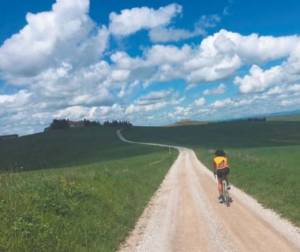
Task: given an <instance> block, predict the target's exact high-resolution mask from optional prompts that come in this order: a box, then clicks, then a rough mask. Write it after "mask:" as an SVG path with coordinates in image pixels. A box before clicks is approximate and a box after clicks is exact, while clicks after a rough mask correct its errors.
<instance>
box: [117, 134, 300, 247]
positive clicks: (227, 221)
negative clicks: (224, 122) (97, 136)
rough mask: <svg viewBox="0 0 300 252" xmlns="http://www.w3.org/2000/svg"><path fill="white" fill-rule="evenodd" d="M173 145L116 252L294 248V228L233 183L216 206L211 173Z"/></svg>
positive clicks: (299, 243)
mask: <svg viewBox="0 0 300 252" xmlns="http://www.w3.org/2000/svg"><path fill="white" fill-rule="evenodd" d="M118 135H119V137H120V138H121V140H123V141H126V142H130V143H135V142H132V141H128V140H126V139H124V137H123V136H122V135H121V133H120V132H118ZM142 144H146V143H142ZM152 145H157V144H152ZM158 145H159V146H163V147H169V146H168V145H160V144H158ZM175 148H177V149H178V150H179V155H178V158H177V159H176V161H175V163H174V164H173V165H172V167H171V168H170V170H169V172H168V174H167V175H166V177H165V179H164V181H163V182H162V184H161V186H160V188H159V189H158V190H157V192H156V193H155V195H154V196H153V197H152V199H151V201H150V202H149V204H148V206H147V208H146V209H145V211H144V213H143V214H142V216H141V217H140V219H139V221H138V222H137V224H136V226H135V228H134V230H133V231H132V232H131V233H130V235H129V236H128V238H127V239H126V241H125V242H124V243H123V244H122V245H121V247H120V249H119V251H121V252H125V251H126V252H127V251H145V252H146V251H147V252H151V251H153V252H159V251H180V252H183V251H188V252H190V251H191V252H192V251H220V252H221V251H222V252H224V251H255V252H259V251H263V252H267V251H280V252H287V251H300V231H299V229H298V228H296V227H295V226H293V225H292V224H291V223H289V222H288V221H286V220H284V219H281V218H280V217H279V216H278V215H277V214H276V213H275V212H273V211H272V210H269V209H264V208H263V207H262V206H261V205H260V204H258V203H257V201H256V200H255V199H253V198H252V197H250V196H249V195H247V194H245V193H244V192H242V191H241V190H239V189H237V188H235V187H233V186H232V190H231V196H232V198H233V202H232V204H231V205H230V207H226V206H225V205H223V204H219V203H218V201H217V188H216V181H215V179H214V176H213V175H212V173H211V172H210V171H209V170H208V169H207V168H206V167H205V166H204V165H203V164H202V163H201V162H200V161H199V160H198V159H197V157H196V155H195V153H194V152H193V151H192V150H190V149H187V148H181V147H175Z"/></svg>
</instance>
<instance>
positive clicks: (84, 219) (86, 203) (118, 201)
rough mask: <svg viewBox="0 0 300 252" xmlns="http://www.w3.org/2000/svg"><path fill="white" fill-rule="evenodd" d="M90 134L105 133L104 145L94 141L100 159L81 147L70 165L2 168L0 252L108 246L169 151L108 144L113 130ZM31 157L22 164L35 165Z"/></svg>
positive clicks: (145, 197) (126, 227)
mask: <svg viewBox="0 0 300 252" xmlns="http://www.w3.org/2000/svg"><path fill="white" fill-rule="evenodd" d="M68 134H71V135H73V132H65V135H64V136H63V137H66V135H68ZM76 134H77V137H79V138H82V139H85V137H84V136H83V135H89V134H90V133H89V132H87V131H86V132H83V131H81V132H77V133H76ZM78 134H79V135H81V136H78ZM97 134H98V135H106V139H107V141H106V145H105V146H104V147H102V146H101V145H100V146H98V147H99V148H98V149H97V150H94V152H95V153H97V155H99V156H100V157H97V155H94V154H92V155H91V156H90V158H88V156H87V154H86V153H84V152H82V155H86V157H87V158H86V159H85V160H84V162H82V160H80V162H79V164H74V165H73V166H71V167H61V166H55V167H54V168H60V169H54V168H52V169H42V170H35V169H34V166H32V167H31V168H32V169H31V170H29V171H26V172H14V173H12V172H2V174H1V175H0V186H1V190H0V216H1V218H0V251H115V250H116V248H117V247H118V246H119V244H120V242H121V241H123V240H124V239H125V237H126V235H127V234H128V232H129V231H130V230H131V229H132V228H133V227H134V224H135V222H136V220H137V218H138V217H139V216H140V215H141V213H142V211H143V209H144V208H145V206H146V204H147V202H148V201H149V199H150V197H151V196H152V195H153V193H154V192H155V190H156V189H157V188H158V186H159V184H160V183H161V181H162V180H163V178H164V176H165V174H166V172H167V171H168V169H169V167H170V166H171V164H172V163H173V161H174V160H175V158H176V156H177V153H176V152H175V151H172V152H171V154H170V153H169V152H168V151H167V150H164V149H161V148H157V147H148V146H139V145H130V144H123V143H120V142H116V141H115V138H114V135H115V132H114V131H111V132H110V131H106V132H98V133H97ZM107 135H109V136H107ZM40 137H43V136H40ZM47 137H48V136H47ZM110 137H111V140H109V138H110ZM66 138H67V139H69V141H73V145H75V144H76V143H77V144H79V143H80V142H77V140H76V138H75V139H74V138H73V139H72V138H68V137H66ZM77 139H78V138H77ZM103 139H104V136H103V138H102V141H104V140H103ZM89 142H90V140H88V141H87V143H88V144H86V145H85V147H86V146H87V145H89V144H90V143H89ZM54 143H55V141H54ZM35 144H36V143H35ZM41 145H42V142H41ZM55 145H56V144H55ZM83 145H84V144H83ZM67 146H71V144H70V145H69V143H68V144H67ZM15 148H18V147H17V146H16V147H15ZM44 148H46V147H44ZM75 149H77V150H78V147H77V146H76V147H75ZM53 151H54V150H53ZM121 151H122V153H120V152H121ZM70 152H74V151H73V150H72V149H70V150H69V153H70ZM87 153H88V152H87ZM119 153H120V155H119ZM21 154H22V153H21ZM19 155H20V154H19ZM126 155H127V157H126ZM45 156H46V155H45ZM50 156H51V155H50ZM70 156H72V155H70ZM48 158H49V157H48ZM97 158H98V160H97ZM53 159H55V156H53ZM32 160H33V161H34V162H33V161H30V162H29V161H28V160H26V159H24V161H23V162H27V164H30V163H31V162H33V163H35V162H36V160H34V159H32ZM48 160H50V161H52V160H51V159H48ZM58 160H59V162H58V161H55V162H57V163H60V162H61V163H67V162H69V160H68V155H66V156H65V157H63V158H61V157H60V158H59V159H58ZM61 160H63V162H62V161H61ZM153 160H159V162H155V163H153ZM53 162H54V161H53ZM70 162H74V160H73V161H72V160H70Z"/></svg>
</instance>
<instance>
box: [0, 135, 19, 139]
mask: <svg viewBox="0 0 300 252" xmlns="http://www.w3.org/2000/svg"><path fill="white" fill-rule="evenodd" d="M18 137H19V136H18V135H5V136H0V140H10V139H16V138H18Z"/></svg>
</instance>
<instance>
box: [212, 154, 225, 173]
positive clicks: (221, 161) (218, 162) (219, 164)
mask: <svg viewBox="0 0 300 252" xmlns="http://www.w3.org/2000/svg"><path fill="white" fill-rule="evenodd" d="M214 166H215V168H216V169H217V170H219V169H225V168H227V167H228V159H227V157H215V158H214Z"/></svg>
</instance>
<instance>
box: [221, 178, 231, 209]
mask: <svg viewBox="0 0 300 252" xmlns="http://www.w3.org/2000/svg"><path fill="white" fill-rule="evenodd" d="M222 184H223V197H224V201H225V204H226V206H227V207H229V206H230V196H229V192H228V189H227V182H226V180H225V179H224V180H223V181H222Z"/></svg>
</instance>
